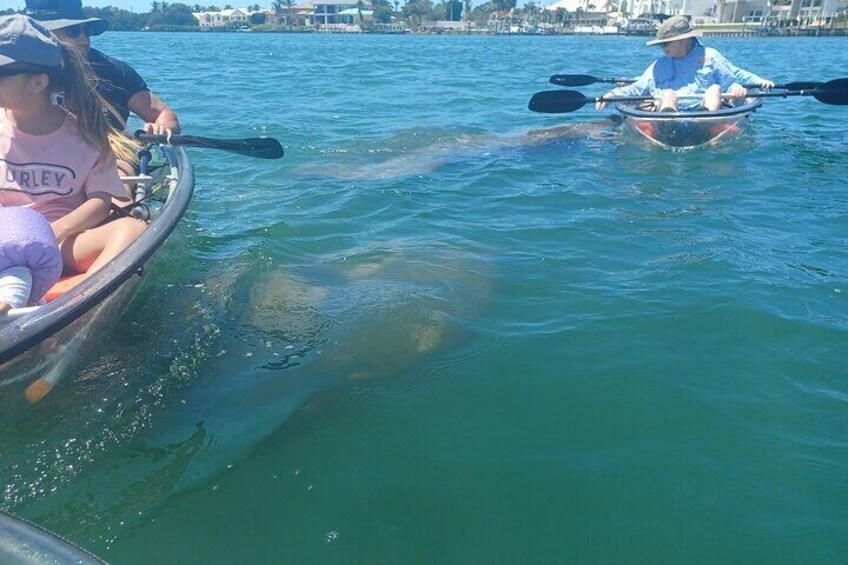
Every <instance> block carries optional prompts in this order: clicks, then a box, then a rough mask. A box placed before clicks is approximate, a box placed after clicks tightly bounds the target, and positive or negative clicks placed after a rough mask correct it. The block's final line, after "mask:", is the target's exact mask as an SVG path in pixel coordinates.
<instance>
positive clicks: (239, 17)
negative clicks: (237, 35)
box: [192, 8, 250, 27]
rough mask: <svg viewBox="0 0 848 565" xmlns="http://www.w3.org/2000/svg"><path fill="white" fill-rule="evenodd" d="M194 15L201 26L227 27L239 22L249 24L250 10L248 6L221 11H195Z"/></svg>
mask: <svg viewBox="0 0 848 565" xmlns="http://www.w3.org/2000/svg"><path fill="white" fill-rule="evenodd" d="M192 16H194V18H195V19H196V20H197V23H198V25H200V27H225V26H228V25H237V24H245V25H247V24H248V22H249V19H250V12H249V11H248V10H247V8H231V9H228V10H221V11H220V12H195V13H193V14H192Z"/></svg>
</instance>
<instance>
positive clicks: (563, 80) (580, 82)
mask: <svg viewBox="0 0 848 565" xmlns="http://www.w3.org/2000/svg"><path fill="white" fill-rule="evenodd" d="M550 82H551V84H557V85H559V86H588V85H590V84H595V83H598V82H603V83H609V84H632V83H633V82H634V81H633V79H630V78H596V77H593V76H592V75H553V76H552V77H551V79H550ZM822 84H824V83H823V82H816V81H800V82H787V83H786V84H775V85H774V88H775V89H780V90H812V89H814V88H818V87H819V86H821V85H822ZM745 87H746V88H760V86H759V85H756V84H748V85H745Z"/></svg>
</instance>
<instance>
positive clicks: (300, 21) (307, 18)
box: [266, 2, 315, 27]
mask: <svg viewBox="0 0 848 565" xmlns="http://www.w3.org/2000/svg"><path fill="white" fill-rule="evenodd" d="M314 11H315V6H314V4H312V2H303V3H301V4H294V5H293V6H292V7H291V10H289V8H287V7H285V6H284V7H283V9H282V11H280V12H279V13H275V12H274V11H273V10H271V13H270V14H268V18H267V19H266V21H267V22H268V23H271V24H275V25H277V26H280V27H286V26H294V27H304V26H307V25H310V23H311V18H312V14H313V12H314Z"/></svg>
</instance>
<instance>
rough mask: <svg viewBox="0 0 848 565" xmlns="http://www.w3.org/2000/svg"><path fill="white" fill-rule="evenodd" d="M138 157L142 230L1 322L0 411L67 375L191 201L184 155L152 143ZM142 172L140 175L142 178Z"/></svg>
mask: <svg viewBox="0 0 848 565" xmlns="http://www.w3.org/2000/svg"><path fill="white" fill-rule="evenodd" d="M148 150H149V154H150V155H149V156H148V155H146V154H145V155H144V156H143V157H142V165H143V167H142V168H143V169H145V168H147V163H148V161H149V162H150V163H151V166H150V171H151V172H150V174H148V175H144V174H142V175H141V176H140V177H138V178H136V179H134V180H136V181H138V186H139V191H140V195H137V196H136V201H137V204H136V207H135V209H134V210H133V215H136V216H138V217H142V218H145V219H146V221H147V222H148V227H147V229H146V230H144V232H142V234H141V235H140V236H139V237H138V238H137V239H136V240H135V241H134V242H133V243H132V244H131V245H130V246H129V247H128V248H127V249H125V250H124V251H123V252H122V253H121V254H120V255H118V256H117V257H116V258H115V259H113V260H112V261H111V262H110V263H109V264H107V265H106V266H104V267H103V268H102V269H100V270H99V271H97V272H95V273H92V274H90V275H88V276H85V277H83V278H82V280H81V281H74V282H75V283H77V284H75V285H74V286H72V287H70V288H63V286H62V285H65V286H69V285H68V283H67V281H64V282H63V281H60V282H59V283H57V286H56V287H54V289H53V291H52V292H51V293H48V296H52V297H53V299H52V300H51V301H50V302H48V303H47V304H44V305H41V306H35V307H30V308H22V309H20V310H18V311H15V310H12V311H11V312H10V316H9V317H8V318H7V319H5V320H0V410H2V411H3V413H4V415H7V416H8V415H9V414H10V413H14V412H17V411H18V410H16V409H15V405H16V404H17V405H21V404H25V402H24V400H23V399H24V398H26V400H28V401H29V402H37V401H38V400H40V399H41V398H42V397H43V396H44V395H45V394H47V392H49V391H50V390H51V389H52V388H53V387H54V386H56V384H58V383H59V382H60V381H61V380H62V379H63V378H64V377H65V376H67V375H68V374H69V373H70V372H72V371H73V370H74V368H75V367H76V364H77V362H78V361H79V360H80V358H81V357H83V356H84V355H85V354H86V353H87V352H88V350H89V349H90V348H91V346H93V345H94V343H96V342H98V341H99V339H98V337H99V335H100V334H101V333H102V332H103V331H104V329H105V328H107V327H108V326H109V325H110V324H111V323H112V322H114V321H115V319H116V318H117V316H118V315H119V314H120V311H121V310H122V309H123V307H124V306H126V304H127V303H128V302H129V300H130V298H131V297H132V296H133V294H134V290H135V288H136V285H137V283H138V281H139V279H140V275H141V273H142V267H143V266H144V264H145V263H146V262H147V261H148V260H149V259H151V258H152V257H153V255H154V254H155V253H156V252H157V251H158V250H159V249H160V248H161V246H162V244H164V243H165V241H166V240H167V238H168V236H169V235H170V234H171V232H173V230H174V228H175V227H176V226H177V224H178V222H179V221H180V218H182V216H183V214H184V213H185V211H186V208H187V207H188V204H189V202H190V201H191V196H192V192H193V190H194V174H193V171H192V167H191V164H190V163H189V161H188V157H187V155H186V153H185V150H184V149H182V148H180V147H176V148H175V147H171V146H168V145H151V146H150V147H149V148H148ZM144 172H145V171H144V170H143V171H142V173H144Z"/></svg>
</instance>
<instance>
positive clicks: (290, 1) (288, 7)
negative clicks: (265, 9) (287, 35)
mask: <svg viewBox="0 0 848 565" xmlns="http://www.w3.org/2000/svg"><path fill="white" fill-rule="evenodd" d="M283 3H284V4H285V5H286V10H287V11H288V13H289V31H291V28H292V26H293V25H294V1H293V0H284V1H283Z"/></svg>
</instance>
